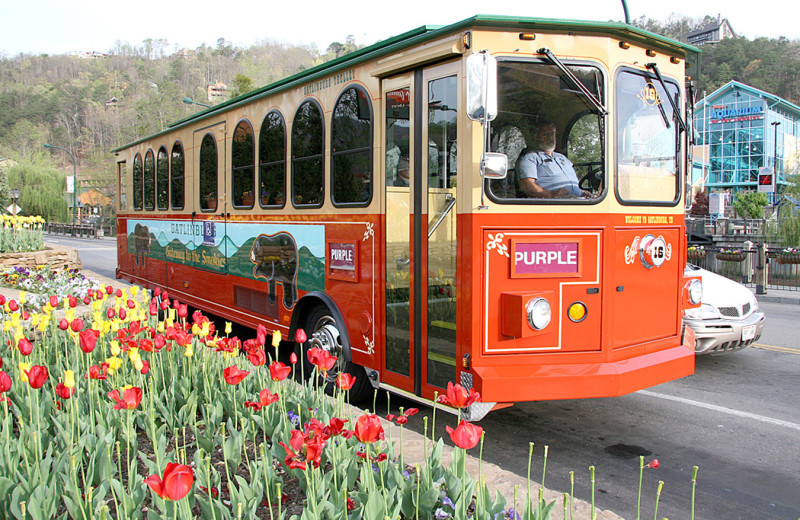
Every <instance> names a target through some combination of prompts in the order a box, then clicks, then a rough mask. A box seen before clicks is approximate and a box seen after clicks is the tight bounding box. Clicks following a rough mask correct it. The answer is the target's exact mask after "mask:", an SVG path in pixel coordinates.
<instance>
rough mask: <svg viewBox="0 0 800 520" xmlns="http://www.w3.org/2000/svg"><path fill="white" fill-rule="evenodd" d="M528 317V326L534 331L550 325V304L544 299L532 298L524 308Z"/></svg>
mask: <svg viewBox="0 0 800 520" xmlns="http://www.w3.org/2000/svg"><path fill="white" fill-rule="evenodd" d="M525 310H526V312H527V315H528V324H529V325H530V326H531V327H533V328H534V329H535V330H542V329H543V328H545V327H547V326H548V325H549V324H550V317H551V315H552V312H551V310H550V302H548V301H547V300H545V299H544V298H534V299H533V300H531V301H529V302H528V305H527V306H526V308H525Z"/></svg>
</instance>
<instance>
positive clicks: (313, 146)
mask: <svg viewBox="0 0 800 520" xmlns="http://www.w3.org/2000/svg"><path fill="white" fill-rule="evenodd" d="M323 142H324V138H323V121H322V109H321V108H320V106H319V105H318V104H317V102H316V101H313V100H308V101H306V102H304V103H303V104H302V105H300V108H298V109H297V113H296V114H295V116H294V122H293V123H292V203H293V204H294V205H295V206H297V207H320V206H322V201H323V199H324V197H325V188H324V179H325V172H324V167H325V162H324V157H323V150H322V146H323V144H322V143H323Z"/></svg>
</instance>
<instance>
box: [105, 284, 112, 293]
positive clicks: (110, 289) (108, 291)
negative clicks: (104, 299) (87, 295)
mask: <svg viewBox="0 0 800 520" xmlns="http://www.w3.org/2000/svg"><path fill="white" fill-rule="evenodd" d="M113 292H114V288H113V287H111V286H110V285H106V294H111V293H113Z"/></svg>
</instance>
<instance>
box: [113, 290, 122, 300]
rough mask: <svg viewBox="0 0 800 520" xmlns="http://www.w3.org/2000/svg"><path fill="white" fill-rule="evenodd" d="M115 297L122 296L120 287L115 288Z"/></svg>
mask: <svg viewBox="0 0 800 520" xmlns="http://www.w3.org/2000/svg"><path fill="white" fill-rule="evenodd" d="M114 294H115V295H116V296H117V298H122V289H117V292H115V293H114Z"/></svg>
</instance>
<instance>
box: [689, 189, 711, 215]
mask: <svg viewBox="0 0 800 520" xmlns="http://www.w3.org/2000/svg"><path fill="white" fill-rule="evenodd" d="M689 214H690V215H693V216H697V217H707V216H708V194H707V193H706V192H705V190H698V191H697V192H695V194H694V203H692V208H691V209H690V210H689Z"/></svg>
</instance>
